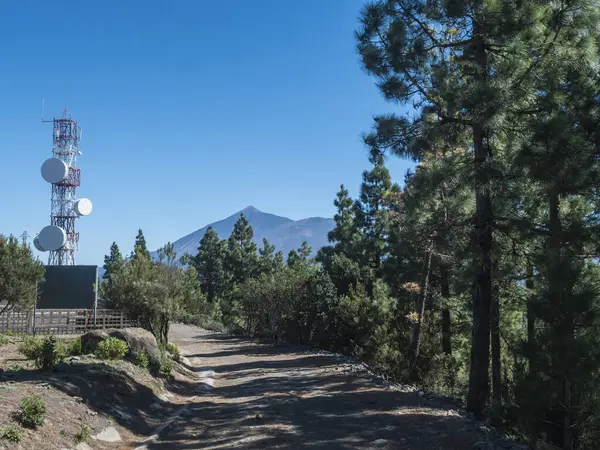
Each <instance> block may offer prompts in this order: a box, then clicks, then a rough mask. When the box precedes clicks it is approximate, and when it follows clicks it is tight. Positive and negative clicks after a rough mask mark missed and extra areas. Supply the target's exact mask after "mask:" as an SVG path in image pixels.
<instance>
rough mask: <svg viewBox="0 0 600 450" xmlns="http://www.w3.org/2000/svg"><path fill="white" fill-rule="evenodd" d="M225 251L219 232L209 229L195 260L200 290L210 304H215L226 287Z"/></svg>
mask: <svg viewBox="0 0 600 450" xmlns="http://www.w3.org/2000/svg"><path fill="white" fill-rule="evenodd" d="M225 249H226V247H225V242H224V241H221V240H219V236H218V234H217V232H216V231H215V230H214V229H213V228H212V227H208V229H207V230H206V233H204V236H203V237H202V239H201V240H200V246H199V247H198V253H197V254H196V256H195V257H194V259H193V265H194V267H195V268H196V272H197V274H198V281H199V282H200V289H201V290H202V292H203V293H205V294H206V299H207V301H208V302H209V303H212V302H214V301H215V298H217V297H218V296H219V295H220V294H221V293H222V292H223V289H224V287H225V286H224V284H225V281H226V274H225V272H224V270H225V269H224V263H225Z"/></svg>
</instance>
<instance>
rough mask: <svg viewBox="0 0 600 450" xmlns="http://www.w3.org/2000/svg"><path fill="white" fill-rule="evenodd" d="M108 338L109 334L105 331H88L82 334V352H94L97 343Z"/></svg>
mask: <svg viewBox="0 0 600 450" xmlns="http://www.w3.org/2000/svg"><path fill="white" fill-rule="evenodd" d="M108 338H109V335H108V333H107V332H106V331H102V330H92V331H88V332H87V333H85V334H84V335H83V336H81V350H82V351H83V353H94V352H95V351H96V349H97V348H98V344H99V343H100V342H102V341H103V340H105V339H108Z"/></svg>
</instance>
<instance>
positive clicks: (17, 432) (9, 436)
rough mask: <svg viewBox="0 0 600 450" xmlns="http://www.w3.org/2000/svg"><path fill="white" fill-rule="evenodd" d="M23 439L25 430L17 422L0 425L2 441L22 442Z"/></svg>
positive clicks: (0, 438)
mask: <svg viewBox="0 0 600 450" xmlns="http://www.w3.org/2000/svg"><path fill="white" fill-rule="evenodd" d="M22 439H23V430H22V429H21V427H19V425H17V424H15V423H7V424H4V425H0V441H5V442H8V443H9V444H14V445H17V444H20V443H21V440H22Z"/></svg>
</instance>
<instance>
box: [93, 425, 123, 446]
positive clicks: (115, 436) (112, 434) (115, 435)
mask: <svg viewBox="0 0 600 450" xmlns="http://www.w3.org/2000/svg"><path fill="white" fill-rule="evenodd" d="M92 439H95V440H97V441H103V442H119V441H120V440H121V435H120V434H119V432H118V431H117V429H116V428H115V427H108V428H105V429H104V430H102V431H101V432H100V433H98V434H97V435H96V436H92Z"/></svg>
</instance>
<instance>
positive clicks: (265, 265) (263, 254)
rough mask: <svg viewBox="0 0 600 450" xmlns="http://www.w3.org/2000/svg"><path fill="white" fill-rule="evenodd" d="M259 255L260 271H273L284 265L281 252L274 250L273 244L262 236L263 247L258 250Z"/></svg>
mask: <svg viewBox="0 0 600 450" xmlns="http://www.w3.org/2000/svg"><path fill="white" fill-rule="evenodd" d="M258 253H259V255H260V272H261V273H275V272H277V271H278V270H279V269H281V268H282V267H283V266H284V262H283V254H282V253H281V252H276V251H275V246H274V245H272V244H271V243H269V241H268V240H267V238H263V248H261V249H259V250H258Z"/></svg>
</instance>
